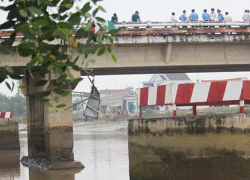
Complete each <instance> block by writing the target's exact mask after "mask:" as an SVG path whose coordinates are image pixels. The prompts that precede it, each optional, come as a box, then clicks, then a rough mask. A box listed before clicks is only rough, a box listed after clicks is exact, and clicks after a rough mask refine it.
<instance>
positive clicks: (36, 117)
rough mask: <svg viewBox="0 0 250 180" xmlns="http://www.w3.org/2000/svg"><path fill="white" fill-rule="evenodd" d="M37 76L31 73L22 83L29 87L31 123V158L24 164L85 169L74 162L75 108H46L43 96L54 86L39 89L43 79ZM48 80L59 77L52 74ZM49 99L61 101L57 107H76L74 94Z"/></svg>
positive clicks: (24, 91)
mask: <svg viewBox="0 0 250 180" xmlns="http://www.w3.org/2000/svg"><path fill="white" fill-rule="evenodd" d="M33 76H34V78H32V77H31V76H30V75H29V74H27V75H26V76H25V77H24V78H23V80H22V82H21V83H22V84H23V85H25V86H26V89H25V90H23V94H24V95H26V102H27V120H28V124H27V126H28V128H27V129H28V156H27V157H23V158H22V160H21V161H22V163H23V164H24V165H26V166H35V167H38V168H43V169H67V168H83V167H84V166H83V165H82V163H81V162H77V161H74V153H73V146H74V143H73V117H72V109H71V108H70V109H68V110H64V109H57V108H55V107H50V106H47V105H45V104H44V103H43V102H42V100H43V99H44V98H45V97H44V96H43V95H42V93H43V92H44V91H48V90H52V89H53V86H51V85H49V84H48V83H47V84H46V85H44V86H43V87H39V88H36V87H34V86H33V83H34V81H36V80H37V79H40V78H41V77H40V76H39V75H38V74H33ZM48 77H50V78H51V77H55V76H54V74H52V73H51V74H50V75H49V76H48ZM58 98H59V99H58ZM46 99H54V100H55V99H58V100H55V101H58V102H54V101H53V102H51V103H52V104H53V105H56V104H58V103H64V104H66V106H71V105H72V96H71V94H70V95H68V96H66V97H57V95H56V94H55V93H54V92H53V91H52V92H51V94H50V95H49V97H46Z"/></svg>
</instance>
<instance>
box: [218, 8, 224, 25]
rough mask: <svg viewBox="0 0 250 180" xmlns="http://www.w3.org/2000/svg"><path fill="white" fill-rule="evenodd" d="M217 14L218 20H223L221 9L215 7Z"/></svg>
mask: <svg viewBox="0 0 250 180" xmlns="http://www.w3.org/2000/svg"><path fill="white" fill-rule="evenodd" d="M217 14H218V21H219V22H223V21H224V16H223V14H221V10H220V9H217Z"/></svg>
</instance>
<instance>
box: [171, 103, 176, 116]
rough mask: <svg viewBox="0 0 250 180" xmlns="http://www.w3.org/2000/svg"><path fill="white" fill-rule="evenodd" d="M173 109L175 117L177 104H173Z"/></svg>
mask: <svg viewBox="0 0 250 180" xmlns="http://www.w3.org/2000/svg"><path fill="white" fill-rule="evenodd" d="M172 111H173V115H172V116H173V117H176V105H175V104H173V105H172Z"/></svg>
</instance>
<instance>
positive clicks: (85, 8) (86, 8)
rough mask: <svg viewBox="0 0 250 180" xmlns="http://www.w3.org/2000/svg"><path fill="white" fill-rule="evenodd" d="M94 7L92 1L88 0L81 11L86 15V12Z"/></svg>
mask: <svg viewBox="0 0 250 180" xmlns="http://www.w3.org/2000/svg"><path fill="white" fill-rule="evenodd" d="M91 8H92V7H91V6H90V2H87V3H86V4H84V6H83V7H82V9H81V13H82V14H83V15H85V13H86V12H89V10H90V9H91Z"/></svg>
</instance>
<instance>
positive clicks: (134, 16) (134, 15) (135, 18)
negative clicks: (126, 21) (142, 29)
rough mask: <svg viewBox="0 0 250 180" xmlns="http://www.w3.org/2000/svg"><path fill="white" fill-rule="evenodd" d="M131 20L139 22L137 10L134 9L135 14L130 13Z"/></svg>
mask: <svg viewBox="0 0 250 180" xmlns="http://www.w3.org/2000/svg"><path fill="white" fill-rule="evenodd" d="M131 21H132V22H141V19H140V16H139V12H138V11H135V14H133V15H132V18H131Z"/></svg>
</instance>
